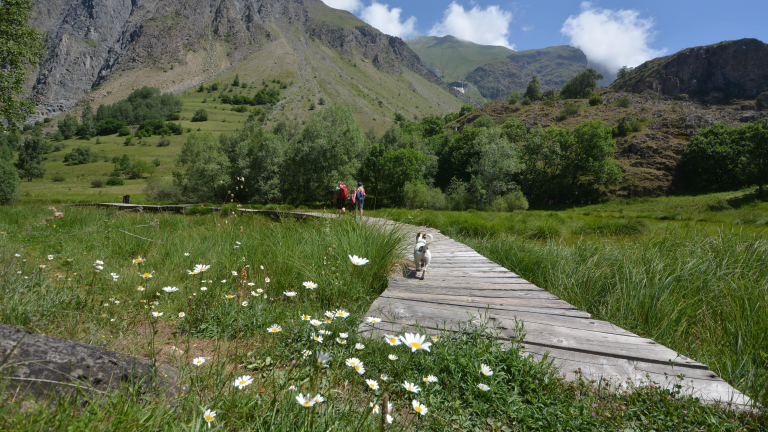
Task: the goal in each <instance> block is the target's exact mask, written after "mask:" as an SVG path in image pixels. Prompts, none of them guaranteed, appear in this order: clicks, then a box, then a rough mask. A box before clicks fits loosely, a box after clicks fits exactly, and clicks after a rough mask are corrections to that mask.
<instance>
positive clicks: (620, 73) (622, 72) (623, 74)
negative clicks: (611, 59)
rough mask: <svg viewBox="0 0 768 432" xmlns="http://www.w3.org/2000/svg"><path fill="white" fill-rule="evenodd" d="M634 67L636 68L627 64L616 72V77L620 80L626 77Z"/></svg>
mask: <svg viewBox="0 0 768 432" xmlns="http://www.w3.org/2000/svg"><path fill="white" fill-rule="evenodd" d="M633 69H634V68H631V67H627V66H622V67H621V68H620V69H619V71H618V72H616V79H617V80H620V79H623V78H626V77H627V76H628V75H629V73H630V72H632V70H633Z"/></svg>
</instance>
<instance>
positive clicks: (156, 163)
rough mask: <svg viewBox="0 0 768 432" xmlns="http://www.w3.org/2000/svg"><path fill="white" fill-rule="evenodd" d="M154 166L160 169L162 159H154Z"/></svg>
mask: <svg viewBox="0 0 768 432" xmlns="http://www.w3.org/2000/svg"><path fill="white" fill-rule="evenodd" d="M152 165H154V166H156V167H159V166H160V159H158V158H154V159H152Z"/></svg>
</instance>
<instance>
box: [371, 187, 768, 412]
mask: <svg viewBox="0 0 768 432" xmlns="http://www.w3.org/2000/svg"><path fill="white" fill-rule="evenodd" d="M379 213H381V214H383V215H384V214H385V215H387V217H390V218H392V219H397V220H402V221H406V222H409V223H413V224H423V225H428V226H431V227H435V228H438V229H441V230H442V231H443V232H444V233H446V234H448V235H450V236H452V237H454V238H456V239H458V240H460V241H463V242H465V243H467V244H468V245H470V246H472V247H473V248H475V249H476V250H477V251H478V252H480V253H481V254H483V255H485V256H487V257H489V258H490V259H492V260H494V261H496V262H498V263H499V264H501V265H503V266H505V267H507V268H509V269H510V270H512V271H514V272H515V273H517V274H520V275H521V276H522V277H524V278H526V279H528V280H530V281H531V282H533V283H535V284H536V285H538V286H540V287H542V288H544V289H546V290H548V291H550V292H552V293H553V294H555V295H557V296H559V297H561V298H562V299H564V300H566V301H568V302H570V303H571V304H573V305H575V306H576V307H578V308H579V309H581V310H585V311H587V312H590V313H592V314H593V315H594V316H595V317H596V318H599V319H603V320H606V321H610V322H612V323H614V324H617V325H619V326H621V327H624V328H626V329H628V330H631V331H634V332H637V333H639V334H641V335H643V336H645V337H648V338H651V339H653V340H655V341H657V342H659V343H662V344H664V345H666V346H669V347H671V348H673V349H675V350H677V351H678V352H681V353H683V354H684V355H686V356H690V357H692V358H695V359H697V360H699V361H701V362H702V363H705V364H707V365H709V366H710V368H711V369H712V370H713V371H715V372H716V373H718V374H719V375H720V376H722V377H723V378H724V379H725V380H727V381H728V382H730V383H731V384H732V385H734V386H735V387H736V388H738V389H739V390H741V391H743V392H744V393H746V394H748V395H749V396H750V397H752V398H754V399H755V400H756V401H758V402H759V403H761V404H762V405H763V406H765V404H766V402H767V401H768V390H766V389H768V354H767V353H768V336H766V334H768V327H767V326H768V315H766V307H765V305H766V304H768V294H767V293H766V286H768V267H766V266H765V257H766V256H768V248H767V247H766V239H768V200H760V199H758V198H757V197H756V196H755V195H754V194H753V191H752V190H743V191H738V192H727V193H719V194H710V195H703V196H680V197H664V198H656V199H635V200H623V201H617V202H612V203H607V204H601V205H593V206H588V207H579V208H574V209H571V210H565V211H560V212H552V211H528V212H517V213H508V214H504V213H482V212H471V211H470V212H432V211H407V210H393V211H387V210H384V211H380V212H379Z"/></svg>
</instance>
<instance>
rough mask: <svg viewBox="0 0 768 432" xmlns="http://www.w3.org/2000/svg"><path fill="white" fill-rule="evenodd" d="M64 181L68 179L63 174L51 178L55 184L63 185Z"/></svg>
mask: <svg viewBox="0 0 768 432" xmlns="http://www.w3.org/2000/svg"><path fill="white" fill-rule="evenodd" d="M64 180H66V179H65V178H64V176H63V175H61V174H54V175H52V176H51V181H52V182H54V183H61V182H63V181H64Z"/></svg>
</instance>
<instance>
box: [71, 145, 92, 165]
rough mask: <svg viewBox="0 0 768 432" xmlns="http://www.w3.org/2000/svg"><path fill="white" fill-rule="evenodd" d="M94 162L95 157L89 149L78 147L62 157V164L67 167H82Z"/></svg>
mask: <svg viewBox="0 0 768 432" xmlns="http://www.w3.org/2000/svg"><path fill="white" fill-rule="evenodd" d="M95 161H96V155H95V154H93V153H92V152H91V148H90V147H86V146H78V147H75V148H73V149H72V150H70V152H69V153H67V154H66V155H64V163H65V164H67V165H82V164H87V163H90V162H95Z"/></svg>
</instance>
